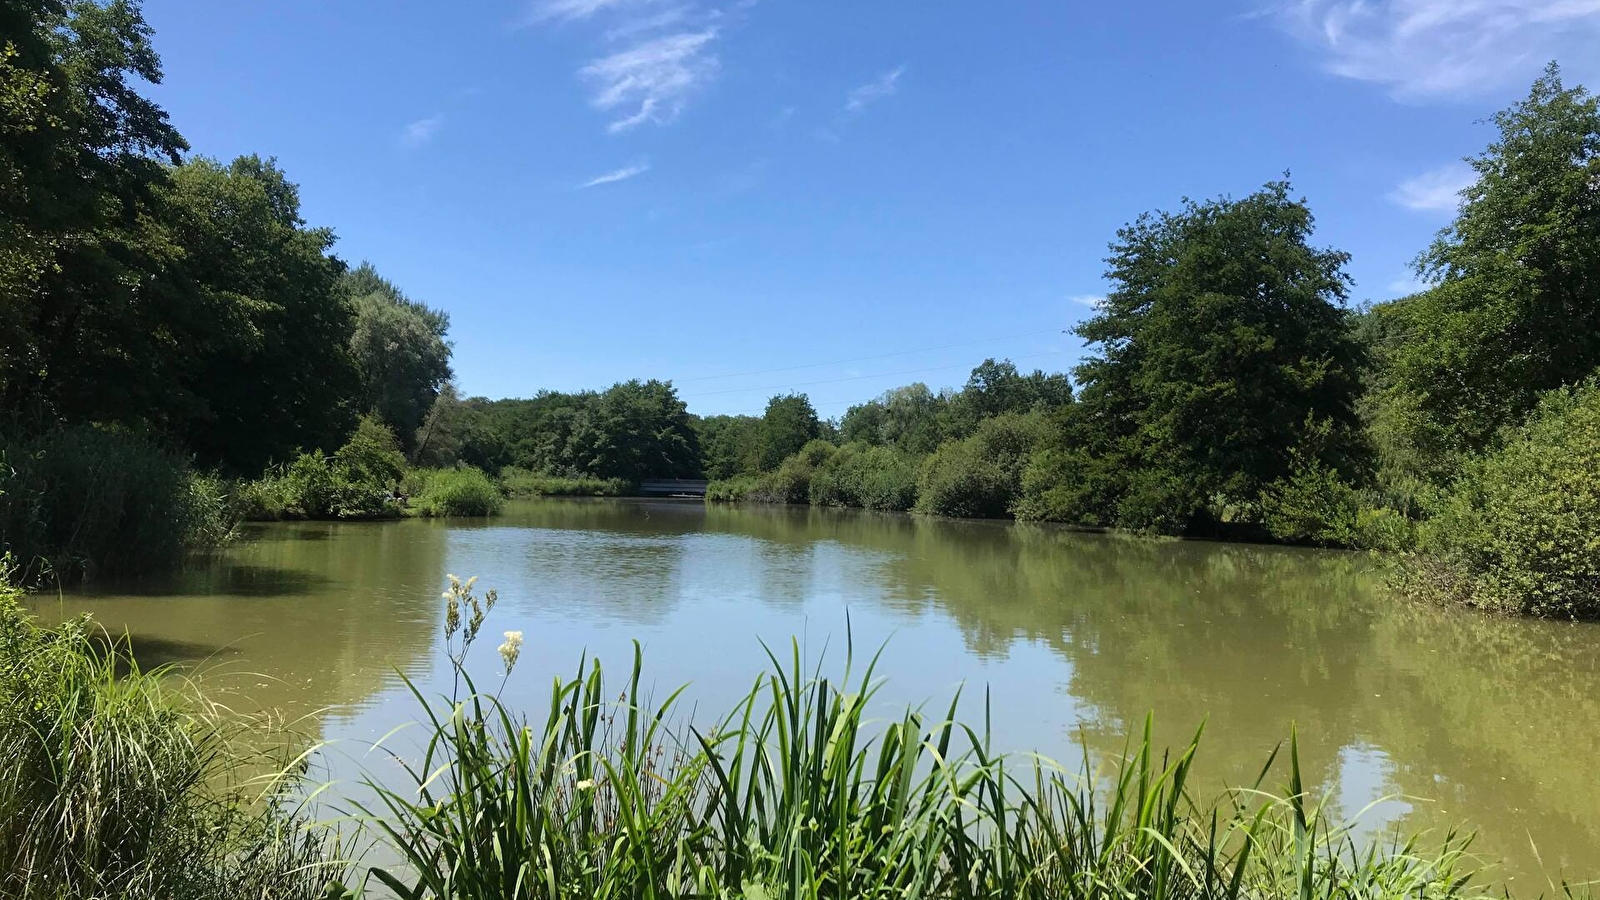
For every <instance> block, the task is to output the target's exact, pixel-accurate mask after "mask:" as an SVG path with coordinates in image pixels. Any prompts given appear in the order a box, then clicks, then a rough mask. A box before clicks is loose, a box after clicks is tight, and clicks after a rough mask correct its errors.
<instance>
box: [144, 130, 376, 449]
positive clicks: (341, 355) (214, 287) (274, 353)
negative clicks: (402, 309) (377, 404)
mask: <svg viewBox="0 0 1600 900" xmlns="http://www.w3.org/2000/svg"><path fill="white" fill-rule="evenodd" d="M170 206H171V207H172V209H173V211H174V215H173V220H172V224H171V226H170V232H171V238H172V240H173V242H174V244H175V245H176V246H177V247H178V248H179V249H180V251H181V253H180V257H179V259H178V260H177V261H176V262H175V263H174V264H172V265H171V266H169V267H168V269H167V271H166V272H164V273H163V277H162V279H161V281H160V283H159V287H160V289H161V293H162V298H161V299H160V301H159V302H164V303H166V305H167V306H168V307H169V308H177V307H179V306H180V305H181V303H188V304H190V305H191V306H193V307H194V308H196V309H199V310H202V311H203V312H204V322H203V323H196V324H194V325H193V327H191V328H189V329H188V333H190V334H191V335H193V336H194V341H193V342H192V343H191V345H190V346H188V347H187V348H186V352H185V353H184V355H183V371H182V373H181V378H182V385H183V388H184V390H183V391H182V393H183V394H184V395H185V396H187V397H190V398H193V403H192V404H191V408H189V409H186V410H183V411H181V414H179V415H175V416H174V418H175V421H174V423H173V427H174V430H176V431H179V432H180V433H181V434H182V435H183V437H184V438H185V439H186V443H187V445H188V446H189V447H190V448H191V449H192V450H193V451H194V452H195V453H196V455H197V456H198V457H199V458H200V459H201V460H202V461H203V462H206V463H210V464H220V465H223V466H225V467H227V468H229V469H231V470H234V471H240V472H252V471H258V470H259V469H260V468H261V467H262V466H264V465H265V464H266V463H268V462H270V461H272V460H283V459H287V458H288V457H290V456H291V455H293V453H294V451H295V450H296V449H298V448H313V447H318V448H322V449H325V450H332V449H333V448H335V447H338V446H339V445H340V444H342V443H344V438H345V437H346V436H347V435H348V434H349V431H350V429H351V428H352V427H353V426H354V424H355V410H354V409H352V406H351V404H350V398H351V397H353V396H355V393H356V388H357V384H358V382H357V371H356V368H355V365H354V363H353V362H352V360H351V357H350V352H349V343H350V335H351V332H352V328H353V315H352V311H351V308H350V304H349V303H348V302H347V299H346V296H345V294H344V292H343V291H342V290H341V288H340V283H339V278H340V275H341V273H342V271H343V264H342V263H340V262H339V261H338V260H337V259H335V258H333V257H331V256H329V255H328V250H329V248H330V247H331V246H332V244H333V232H332V231H331V230H329V229H326V228H309V227H307V226H306V224H305V222H304V220H302V219H301V218H300V198H299V189H298V188H297V187H296V186H295V185H294V184H293V183H292V182H290V181H289V180H288V179H287V178H286V177H285V176H284V174H283V172H282V170H280V169H279V168H278V167H277V166H276V165H275V164H274V163H273V162H272V161H271V160H262V159H260V158H258V157H254V156H244V157H240V158H239V159H236V160H234V161H233V162H232V163H231V164H229V165H226V166H224V165H222V164H220V163H217V162H215V161H213V160H209V159H204V158H201V159H196V160H193V161H191V162H189V163H186V164H184V165H182V166H179V167H178V168H177V169H175V170H174V171H173V173H172V189H171V196H170ZM182 298H194V299H190V300H183V299H182Z"/></svg>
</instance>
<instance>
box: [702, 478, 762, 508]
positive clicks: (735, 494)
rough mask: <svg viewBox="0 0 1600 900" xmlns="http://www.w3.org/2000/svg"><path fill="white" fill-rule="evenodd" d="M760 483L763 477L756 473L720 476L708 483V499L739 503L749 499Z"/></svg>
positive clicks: (713, 501)
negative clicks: (730, 476) (727, 476)
mask: <svg viewBox="0 0 1600 900" xmlns="http://www.w3.org/2000/svg"><path fill="white" fill-rule="evenodd" d="M760 485H761V479H760V478H759V477H757V476H755V475H735V476H733V477H732V478H719V479H717V480H715V481H713V482H711V483H710V484H707V485H706V500H707V501H709V502H712V503H737V502H739V501H741V500H748V499H750V495H751V494H752V493H754V492H755V490H756V488H757V487H759V486H760Z"/></svg>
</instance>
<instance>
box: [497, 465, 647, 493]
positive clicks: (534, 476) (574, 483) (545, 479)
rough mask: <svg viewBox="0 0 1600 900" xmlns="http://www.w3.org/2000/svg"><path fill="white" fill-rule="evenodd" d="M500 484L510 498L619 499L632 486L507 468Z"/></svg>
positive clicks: (501, 473)
mask: <svg viewBox="0 0 1600 900" xmlns="http://www.w3.org/2000/svg"><path fill="white" fill-rule="evenodd" d="M500 484H501V486H502V487H503V488H504V489H505V492H506V494H507V495H508V496H511V497H621V496H624V495H626V494H628V493H629V492H630V491H631V490H632V488H633V485H631V484H629V483H628V482H627V481H626V480H624V479H621V478H592V477H589V476H578V477H571V478H569V477H563V476H560V475H545V474H542V473H539V472H531V471H529V470H527V469H519V468H517V467H516V466H507V467H506V468H505V469H504V470H502V471H501V472H500Z"/></svg>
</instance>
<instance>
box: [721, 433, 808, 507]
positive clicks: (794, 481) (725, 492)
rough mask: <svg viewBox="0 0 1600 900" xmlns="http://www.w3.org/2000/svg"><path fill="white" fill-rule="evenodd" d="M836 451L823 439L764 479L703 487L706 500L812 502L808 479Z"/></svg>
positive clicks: (746, 478)
mask: <svg viewBox="0 0 1600 900" xmlns="http://www.w3.org/2000/svg"><path fill="white" fill-rule="evenodd" d="M838 450H839V448H837V447H835V446H834V445H833V444H830V443H828V442H827V441H824V440H822V439H820V438H819V439H817V440H814V441H811V442H809V443H807V444H806V445H805V446H803V447H801V448H800V450H799V452H797V453H795V455H793V456H791V457H789V458H788V459H785V460H784V461H783V462H782V463H780V464H779V465H778V468H777V469H776V470H774V471H772V472H767V473H766V474H764V475H758V476H749V475H736V476H734V477H733V478H724V479H721V480H719V481H713V482H711V484H709V485H707V486H706V499H707V500H715V501H722V502H730V501H740V500H743V501H749V502H751V503H805V502H807V501H809V500H810V499H811V478H812V476H814V475H815V474H816V472H817V469H818V468H819V467H821V466H822V465H824V464H825V463H827V462H828V460H830V459H832V458H833V455H834V454H835V453H837V452H838Z"/></svg>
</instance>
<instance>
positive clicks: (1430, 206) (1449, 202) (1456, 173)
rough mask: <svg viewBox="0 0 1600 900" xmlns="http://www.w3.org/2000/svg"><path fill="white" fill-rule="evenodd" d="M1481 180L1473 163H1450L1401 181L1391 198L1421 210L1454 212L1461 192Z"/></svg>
mask: <svg viewBox="0 0 1600 900" xmlns="http://www.w3.org/2000/svg"><path fill="white" fill-rule="evenodd" d="M1477 180H1478V175H1477V173H1476V172H1474V171H1473V170H1472V167H1471V166H1469V165H1467V164H1466V163H1460V162H1457V163H1450V164H1449V165H1444V166H1440V167H1439V168H1437V169H1433V170H1431V171H1428V172H1423V173H1422V174H1421V175H1417V176H1414V177H1411V178H1407V179H1406V180H1405V181H1402V182H1400V184H1399V185H1397V186H1396V187H1395V189H1394V190H1393V191H1391V192H1390V193H1389V199H1390V200H1393V201H1394V202H1395V203H1398V204H1400V205H1401V206H1404V207H1405V208H1406V209H1411V210H1416V211H1418V212H1452V211H1454V210H1455V208H1456V207H1457V206H1458V205H1459V204H1460V203H1461V192H1462V191H1464V190H1466V189H1467V188H1469V187H1471V186H1472V185H1473V183H1474V182H1476V181H1477Z"/></svg>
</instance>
